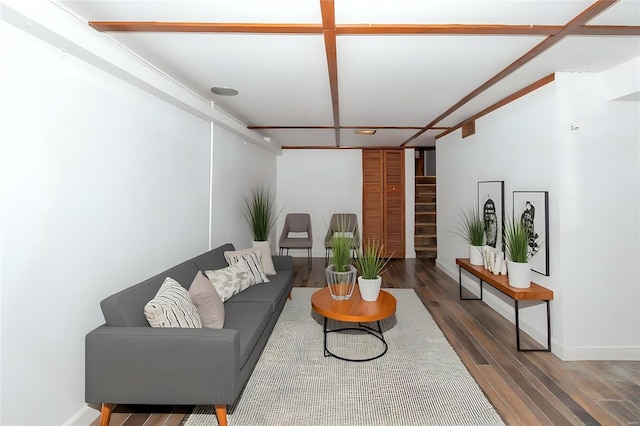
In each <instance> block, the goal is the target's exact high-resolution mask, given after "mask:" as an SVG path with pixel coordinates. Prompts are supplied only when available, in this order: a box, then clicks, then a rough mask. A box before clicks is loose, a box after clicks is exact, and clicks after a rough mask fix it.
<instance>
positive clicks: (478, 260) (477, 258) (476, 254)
mask: <svg viewBox="0 0 640 426" xmlns="http://www.w3.org/2000/svg"><path fill="white" fill-rule="evenodd" d="M469 263H471V264H472V265H476V266H483V265H484V256H483V255H482V246H472V245H471V244H469Z"/></svg>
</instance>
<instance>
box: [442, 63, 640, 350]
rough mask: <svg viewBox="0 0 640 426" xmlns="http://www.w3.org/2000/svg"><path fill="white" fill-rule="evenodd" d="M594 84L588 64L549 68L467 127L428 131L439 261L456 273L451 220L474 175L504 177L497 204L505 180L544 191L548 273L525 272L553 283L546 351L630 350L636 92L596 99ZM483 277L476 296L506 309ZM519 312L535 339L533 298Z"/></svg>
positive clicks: (634, 292)
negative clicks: (433, 152)
mask: <svg viewBox="0 0 640 426" xmlns="http://www.w3.org/2000/svg"><path fill="white" fill-rule="evenodd" d="M601 86H602V85H601V81H600V76H598V75H588V74H561V73H558V74H556V81H555V82H554V83H551V84H549V85H547V86H545V87H543V88H541V89H538V90H537V91H535V92H533V93H530V94H528V95H526V96H525V97H523V98H521V99H519V100H517V101H515V102H512V103H510V104H508V105H507V106H505V107H503V108H501V109H499V110H497V111H495V112H493V113H491V114H489V115H487V116H485V117H483V118H481V119H479V120H478V121H477V123H476V129H477V133H476V134H475V135H474V136H471V137H469V138H465V139H464V140H463V139H462V138H461V136H460V132H454V133H452V134H450V135H448V136H446V137H444V138H442V139H439V140H438V142H437V162H438V259H437V264H438V266H439V267H440V268H442V269H443V270H445V271H446V272H447V273H449V274H450V275H451V276H452V277H454V278H455V279H456V280H457V278H458V274H457V268H456V266H455V258H456V257H467V256H468V255H467V253H468V252H467V251H466V244H465V243H464V241H461V240H460V239H459V237H456V236H455V234H454V233H453V229H454V227H455V222H456V220H457V218H458V215H459V213H460V212H461V210H462V209H465V208H467V207H469V206H471V205H474V204H475V203H476V202H477V201H476V200H477V182H478V181H482V180H503V181H504V182H505V204H506V208H507V211H510V210H511V208H512V192H513V191H514V190H546V191H549V226H550V232H549V243H550V276H548V277H545V276H542V275H539V274H534V277H533V280H534V281H536V282H538V283H540V284H542V285H544V286H546V287H548V288H550V289H552V290H553V291H554V295H555V299H554V301H553V302H552V303H551V315H552V348H553V352H554V353H556V354H557V355H558V356H560V357H561V358H563V359H640V318H639V316H638V315H639V314H638V312H640V293H639V291H640V289H639V288H640V286H639V282H640V279H639V277H640V273H639V270H638V259H639V258H640V252H639V246H640V232H639V227H638V216H639V209H638V198H639V194H640V189H639V181H640V174H639V171H638V169H639V167H638V164H639V155H638V141H639V140H640V135H639V134H638V121H637V119H638V116H639V112H640V111H639V103H638V102H606V101H605V100H604V96H603V93H602V91H601V90H600V88H601ZM572 126H573V127H572ZM576 127H577V128H578V130H575V128H576ZM572 129H574V130H572ZM594 236H595V237H596V238H595V240H596V242H595V246H596V247H597V248H596V249H593V248H592V247H593V246H594ZM600 248H602V250H599V249H600ZM607 265H611V267H607ZM614 265H615V266H614ZM464 281H465V282H466V284H467V285H468V287H469V288H471V289H473V288H475V289H477V280H475V279H473V280H472V279H466V280H464ZM485 288H486V290H487V291H486V292H485V301H486V303H487V304H489V305H490V306H492V307H493V308H494V309H496V310H497V311H498V312H500V313H501V314H503V315H504V316H506V317H507V318H510V319H511V320H513V308H512V303H513V302H512V301H511V300H510V299H508V298H506V297H504V296H503V295H501V294H500V293H498V292H497V291H495V290H493V289H492V288H490V287H489V286H485ZM521 320H522V321H523V324H522V326H523V329H524V330H525V331H527V332H529V333H530V334H532V335H533V336H534V337H536V338H537V339H539V340H540V341H541V342H543V343H544V342H545V340H544V338H545V336H546V330H545V318H544V307H543V305H542V304H540V305H537V306H533V307H531V308H528V309H525V311H524V312H523V313H522V314H521Z"/></svg>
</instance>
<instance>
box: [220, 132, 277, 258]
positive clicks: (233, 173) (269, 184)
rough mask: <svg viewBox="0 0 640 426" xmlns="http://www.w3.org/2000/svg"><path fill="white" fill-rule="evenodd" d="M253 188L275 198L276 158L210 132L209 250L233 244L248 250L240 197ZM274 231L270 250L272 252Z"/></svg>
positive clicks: (235, 138)
mask: <svg viewBox="0 0 640 426" xmlns="http://www.w3.org/2000/svg"><path fill="white" fill-rule="evenodd" d="M254 185H264V187H265V188H269V189H270V190H271V191H272V193H273V194H274V195H277V194H276V155H275V154H274V153H272V152H270V151H268V150H266V149H264V148H260V147H258V146H256V145H253V144H250V143H247V142H245V141H243V140H242V139H241V138H240V137H238V136H236V135H235V134H233V133H230V132H228V131H226V130H224V129H222V128H220V127H216V128H215V129H214V131H213V182H212V206H213V214H212V232H211V237H212V238H211V241H212V247H218V246H220V245H221V244H224V243H233V245H234V246H235V247H236V248H237V249H241V248H247V247H250V246H251V240H252V239H253V238H252V234H251V230H250V228H249V225H248V224H247V222H246V220H245V219H244V217H243V216H242V212H243V210H244V202H243V197H244V196H247V195H248V194H249V192H250V190H251V187H252V186H254ZM275 235H276V234H275V229H272V231H271V238H270V241H271V249H272V250H275V247H276V244H277V242H276V238H277V237H275Z"/></svg>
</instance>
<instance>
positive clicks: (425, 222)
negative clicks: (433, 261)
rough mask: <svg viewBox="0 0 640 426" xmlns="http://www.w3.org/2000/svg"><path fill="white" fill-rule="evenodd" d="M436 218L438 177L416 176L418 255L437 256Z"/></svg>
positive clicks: (415, 241) (416, 239) (416, 242)
mask: <svg viewBox="0 0 640 426" xmlns="http://www.w3.org/2000/svg"><path fill="white" fill-rule="evenodd" d="M436 219H437V213H436V177H435V176H416V220H415V226H416V229H415V231H416V232H415V240H414V244H415V250H416V257H427V258H435V257H436V256H437V254H438V244H437V236H436Z"/></svg>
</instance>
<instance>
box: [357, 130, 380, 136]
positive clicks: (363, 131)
mask: <svg viewBox="0 0 640 426" xmlns="http://www.w3.org/2000/svg"><path fill="white" fill-rule="evenodd" d="M353 134H354V135H375V134H376V130H375V129H360V130H354V131H353Z"/></svg>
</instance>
